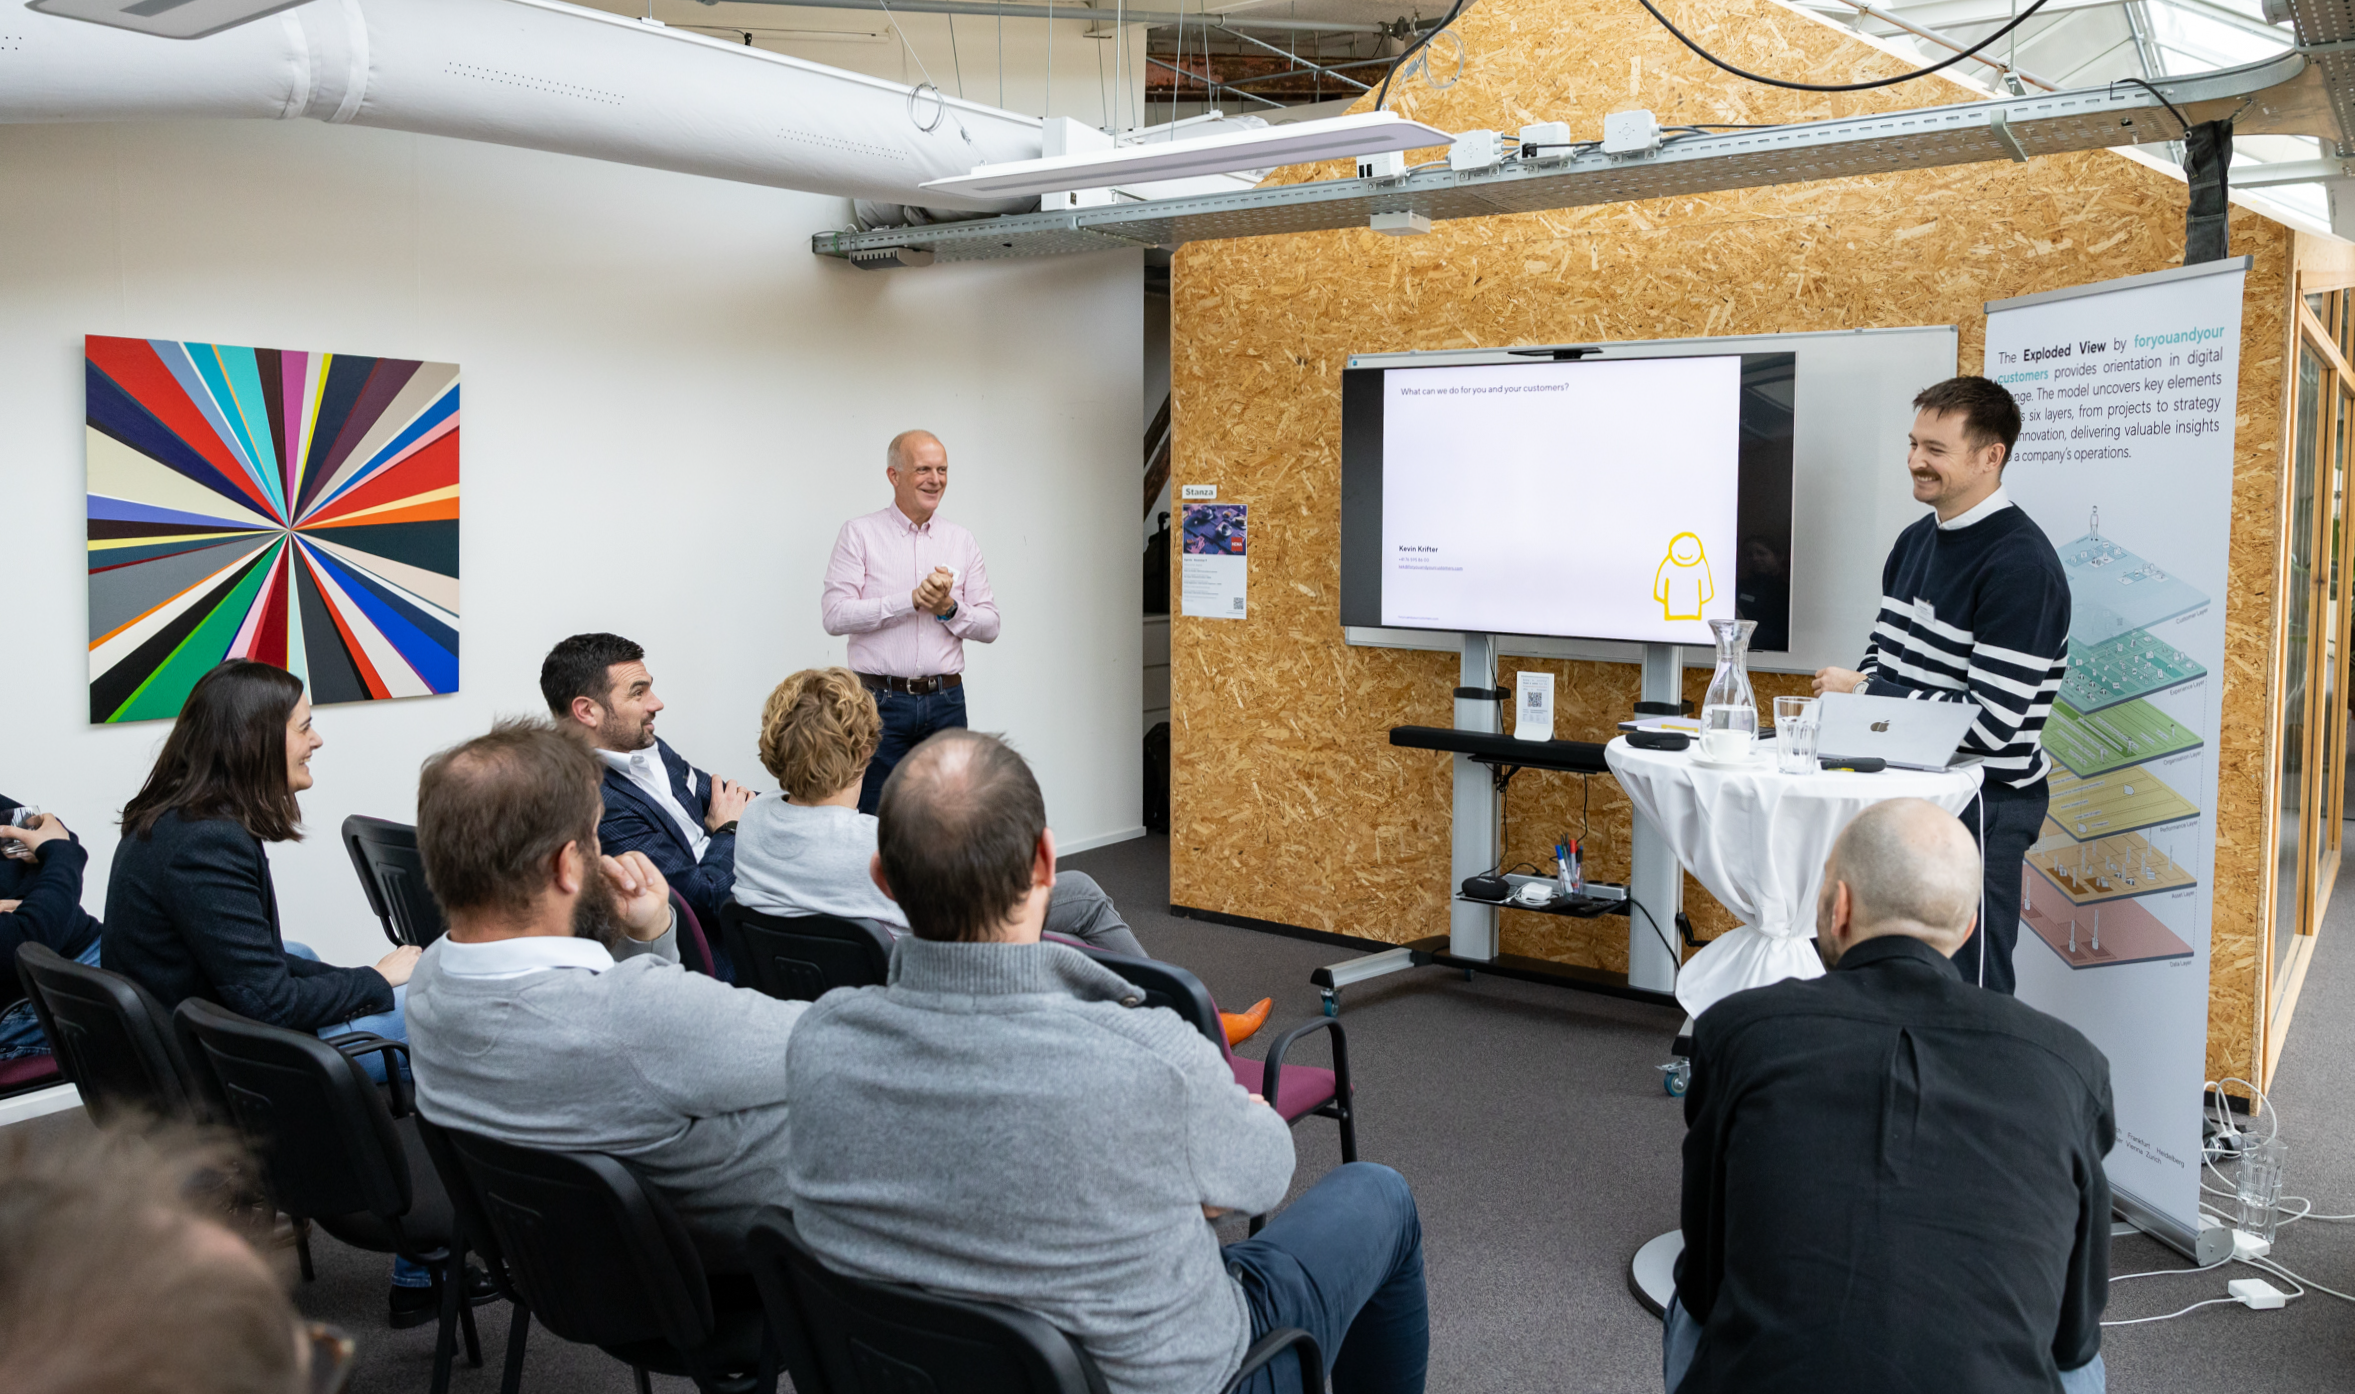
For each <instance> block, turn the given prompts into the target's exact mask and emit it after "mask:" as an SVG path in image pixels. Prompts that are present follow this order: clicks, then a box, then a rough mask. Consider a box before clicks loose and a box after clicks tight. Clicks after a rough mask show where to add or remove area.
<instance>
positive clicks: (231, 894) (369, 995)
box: [98, 811, 393, 1031]
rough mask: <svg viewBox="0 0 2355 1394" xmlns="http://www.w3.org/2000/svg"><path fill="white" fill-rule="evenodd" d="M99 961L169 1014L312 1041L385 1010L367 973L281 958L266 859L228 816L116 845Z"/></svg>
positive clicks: (388, 1006)
mask: <svg viewBox="0 0 2355 1394" xmlns="http://www.w3.org/2000/svg"><path fill="white" fill-rule="evenodd" d="M98 942H99V949H98V958H99V961H100V962H101V963H103V964H104V965H105V966H106V967H107V968H108V969H109V970H110V971H112V972H116V973H120V974H122V975H123V976H124V977H126V978H129V979H130V980H131V981H133V982H135V983H137V984H139V985H140V986H141V987H144V988H146V989H147V990H148V991H149V992H152V993H154V994H155V998H156V1000H157V1001H159V1002H161V1003H163V1006H164V1010H165V1011H167V1012H168V1011H170V1010H172V1009H173V1008H175V1007H177V1006H179V1005H180V1004H181V1003H182V1002H184V1001H186V1000H187V999H189V998H191V997H201V998H203V999H204V1000H206V1001H207V1002H216V1003H219V1004H220V1005H221V1006H224V1007H227V1008H228V1009H229V1010H230V1011H233V1012H236V1013H237V1014H239V1015H240V1016H249V1017H252V1018H253V1019H254V1020H256V1021H259V1022H263V1023H265V1024H267V1025H270V1026H283V1027H285V1028H286V1029H288V1030H290V1031H317V1030H319V1029H320V1028H321V1027H326V1026H334V1025H337V1024H338V1023H341V1022H346V1021H349V1020H351V1019H352V1018H353V1017H358V1016H372V1015H374V1014H376V1013H378V1012H389V1011H391V1010H392V1009H393V990H392V984H390V983H388V982H386V981H385V980H384V975H383V974H381V973H379V972H377V971H376V970H375V969H373V968H338V967H336V966H334V965H333V964H328V963H320V962H317V961H315V960H312V959H307V958H300V957H297V956H296V955H294V954H290V953H288V952H287V951H286V940H285V939H284V937H283V936H281V935H280V933H279V931H278V890H277V887H275V886H274V885H272V884H271V881H270V858H269V855H268V854H267V853H265V852H264V851H263V850H262V844H261V842H260V841H259V840H257V839H256V838H255V837H254V835H253V834H252V833H249V832H247V831H246V830H245V827H244V825H243V824H241V823H238V822H236V821H235V820H234V819H229V818H197V819H189V818H183V817H181V816H180V814H179V813H178V812H177V811H174V812H170V813H166V814H164V815H163V816H162V817H161V818H158V819H156V820H155V826H154V827H153V828H151V829H149V830H148V834H147V836H145V837H131V836H125V837H124V838H123V840H122V841H121V842H119V843H117V844H116V845H115V849H114V871H113V874H112V875H110V876H109V877H108V878H107V883H106V928H105V929H104V930H103V931H102V932H101V934H100V937H99V941H98Z"/></svg>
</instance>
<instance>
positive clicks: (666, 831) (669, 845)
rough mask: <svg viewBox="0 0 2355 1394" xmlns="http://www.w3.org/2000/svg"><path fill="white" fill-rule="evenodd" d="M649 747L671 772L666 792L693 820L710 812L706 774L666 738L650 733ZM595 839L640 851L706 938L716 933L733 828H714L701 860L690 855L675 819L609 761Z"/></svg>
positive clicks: (729, 877)
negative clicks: (715, 832)
mask: <svg viewBox="0 0 2355 1394" xmlns="http://www.w3.org/2000/svg"><path fill="white" fill-rule="evenodd" d="M654 749H655V752H656V753H657V754H659V755H660V756H661V757H662V767H663V768H664V769H665V770H667V771H669V773H670V777H671V797H673V798H675V799H677V800H678V801H679V803H680V805H681V806H682V807H684V808H685V809H686V810H687V812H688V813H689V814H691V815H693V817H694V819H695V821H696V822H697V823H699V824H700V823H702V822H703V821H704V820H705V819H706V818H707V817H709V816H710V813H711V776H710V775H708V774H706V773H704V772H703V771H702V770H699V769H696V768H695V767H694V766H693V765H690V764H688V763H687V762H686V760H685V759H683V758H682V757H681V756H680V755H679V752H677V751H675V750H673V749H671V748H670V745H669V743H668V742H666V741H664V740H663V739H662V738H661V737H659V736H658V737H656V738H655V741H654ZM597 841H598V842H599V844H601V845H602V847H603V849H604V852H605V855H606V856H609V857H618V856H620V855H621V854H622V853H624V852H644V853H645V854H646V860H648V861H650V862H652V863H654V869H655V870H656V871H659V872H661V873H662V878H663V879H664V880H665V881H668V882H670V885H671V889H672V890H674V891H677V892H678V893H679V894H680V896H681V897H683V898H684V899H685V900H686V902H687V905H688V908H689V909H692V910H693V911H694V912H695V918H696V920H697V921H698V922H700V923H701V924H702V926H703V933H704V937H705V938H706V939H707V940H708V939H709V938H710V937H711V936H713V935H716V934H718V933H719V924H720V907H721V906H722V905H725V904H727V903H728V900H729V898H730V896H731V894H732V893H733V892H734V891H735V889H736V834H734V833H732V832H728V833H720V834H718V835H716V836H713V837H712V838H711V839H710V840H709V841H708V842H707V843H706V844H705V846H704V849H703V860H702V861H701V862H697V861H696V860H695V853H694V849H693V848H692V847H691V846H690V845H689V844H688V842H687V835H686V834H685V833H684V832H681V831H680V830H679V821H678V820H677V819H676V818H673V817H671V815H670V813H669V812H668V811H667V810H665V809H664V808H662V807H661V805H659V804H657V803H655V801H654V800H653V799H652V798H651V797H649V796H648V795H647V794H646V792H645V791H644V790H642V789H640V788H639V787H638V786H637V785H636V784H633V783H631V782H630V777H629V776H628V775H626V774H623V773H622V772H621V771H620V770H617V769H615V768H614V767H613V766H611V765H607V766H606V767H605V816H604V817H603V818H602V819H600V820H598V823H597Z"/></svg>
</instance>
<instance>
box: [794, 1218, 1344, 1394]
mask: <svg viewBox="0 0 2355 1394" xmlns="http://www.w3.org/2000/svg"><path fill="white" fill-rule="evenodd" d="M751 1248H752V1279H753V1282H754V1284H755V1285H757V1286H758V1287H759V1289H760V1295H761V1302H762V1303H763V1304H764V1305H765V1306H766V1307H767V1308H768V1310H769V1320H770V1323H771V1325H772V1326H774V1327H776V1328H778V1329H781V1330H782V1329H792V1330H795V1331H798V1332H800V1333H801V1335H802V1338H803V1339H804V1340H805V1341H806V1342H807V1350H806V1355H807V1358H808V1359H809V1360H810V1361H811V1363H812V1365H813V1366H814V1367H815V1368H814V1373H815V1374H816V1375H817V1376H818V1377H819V1378H821V1379H822V1380H823V1381H824V1384H823V1385H822V1386H820V1388H821V1389H822V1391H823V1394H904V1391H908V1390H931V1389H938V1390H955V1391H957V1394H1105V1384H1104V1375H1103V1372H1102V1371H1100V1370H1098V1369H1097V1368H1096V1362H1095V1361H1093V1360H1091V1359H1089V1358H1088V1353H1087V1351H1086V1350H1085V1349H1083V1348H1082V1347H1081V1346H1080V1344H1079V1343H1078V1342H1077V1341H1074V1340H1072V1339H1071V1338H1070V1337H1069V1336H1066V1335H1064V1334H1063V1333H1062V1332H1061V1331H1058V1330H1056V1329H1055V1327H1054V1326H1053V1324H1051V1323H1049V1322H1048V1321H1047V1320H1046V1319H1045V1318H1043V1317H1040V1316H1038V1315H1036V1314H1035V1313H1031V1312H1025V1311H1023V1310H1021V1309H1020V1308H1017V1307H1005V1306H1000V1305H998V1304H997V1303H994V1302H972V1301H967V1300H965V1299H963V1298H957V1297H947V1296H943V1295H942V1294H940V1293H935V1292H926V1291H924V1290H922V1289H920V1288H914V1287H909V1286H906V1285H904V1284H900V1283H883V1282H874V1281H871V1280H868V1279H864V1278H853V1277H850V1276H848V1275H847V1274H842V1273H837V1272H835V1271H834V1270H833V1269H830V1268H828V1267H827V1266H826V1265H825V1263H824V1262H822V1261H821V1260H820V1259H819V1258H818V1256H817V1254H816V1253H815V1252H814V1251H813V1250H812V1249H811V1248H810V1247H809V1245H808V1243H807V1242H806V1241H804V1240H803V1239H802V1237H801V1232H800V1231H799V1230H797V1229H795V1228H794V1226H793V1216H792V1215H791V1214H790V1213H789V1212H787V1211H785V1210H782V1209H779V1208H777V1207H776V1206H771V1207H769V1209H768V1210H766V1211H765V1212H763V1213H762V1215H761V1217H760V1218H759V1219H758V1220H755V1221H753V1225H752V1237H751ZM1287 1350H1290V1351H1295V1352H1297V1353H1298V1362H1299V1368H1300V1388H1301V1391H1302V1394H1324V1388H1325V1362H1324V1357H1323V1356H1322V1355H1321V1354H1320V1353H1319V1352H1318V1350H1317V1343H1316V1338H1315V1337H1313V1336H1311V1335H1309V1334H1308V1333H1307V1332H1306V1331H1302V1330H1300V1329H1299V1328H1298V1327H1285V1328H1283V1329H1282V1330H1278V1331H1271V1332H1269V1333H1268V1334H1267V1335H1265V1336H1263V1337H1261V1338H1260V1339H1259V1340H1258V1341H1256V1342H1254V1343H1253V1344H1252V1346H1251V1348H1250V1349H1249V1350H1248V1351H1246V1352H1244V1355H1243V1363H1242V1366H1241V1367H1240V1368H1239V1369H1237V1370H1236V1371H1235V1377H1234V1378H1233V1379H1231V1380H1228V1381H1227V1383H1226V1388H1225V1390H1224V1391H1223V1392H1222V1394H1233V1391H1235V1390H1236V1389H1239V1388H1241V1387H1242V1384H1243V1382H1244V1381H1245V1380H1247V1379H1249V1378H1250V1377H1251V1376H1252V1375H1254V1374H1256V1373H1258V1372H1259V1370H1260V1368H1261V1367H1262V1366H1264V1365H1266V1364H1268V1363H1269V1362H1270V1361H1272V1360H1274V1359H1275V1358H1276V1357H1277V1356H1278V1355H1280V1354H1282V1353H1283V1352H1285V1351H1287ZM794 1389H795V1390H796V1391H797V1394H817V1391H815V1390H805V1386H804V1385H803V1384H802V1375H801V1373H800V1371H798V1370H796V1371H795V1373H794Z"/></svg>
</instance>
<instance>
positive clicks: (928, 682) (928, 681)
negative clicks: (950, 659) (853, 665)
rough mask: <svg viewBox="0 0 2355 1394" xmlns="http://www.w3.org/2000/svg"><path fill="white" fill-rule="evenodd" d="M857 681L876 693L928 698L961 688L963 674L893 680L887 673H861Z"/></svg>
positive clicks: (963, 681) (963, 680) (943, 674)
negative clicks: (937, 693)
mask: <svg viewBox="0 0 2355 1394" xmlns="http://www.w3.org/2000/svg"><path fill="white" fill-rule="evenodd" d="M859 681H860V682H862V683H865V684H866V685H867V686H868V687H870V688H872V689H874V690H875V691H877V692H905V693H906V694H908V695H909V696H910V697H930V696H931V695H932V694H933V693H935V692H946V691H948V690H949V689H951V688H957V687H963V686H964V685H965V675H964V674H963V673H942V674H941V675H939V676H938V677H932V678H895V677H892V676H891V675H890V674H888V673H861V674H859Z"/></svg>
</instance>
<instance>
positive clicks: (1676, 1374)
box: [1660, 1297, 2109, 1394]
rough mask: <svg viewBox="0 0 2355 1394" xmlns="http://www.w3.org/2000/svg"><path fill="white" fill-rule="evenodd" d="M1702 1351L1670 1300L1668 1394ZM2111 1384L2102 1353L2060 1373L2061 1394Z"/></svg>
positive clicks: (1665, 1338) (1665, 1354)
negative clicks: (2104, 1367) (2103, 1366)
mask: <svg viewBox="0 0 2355 1394" xmlns="http://www.w3.org/2000/svg"><path fill="white" fill-rule="evenodd" d="M1700 1348H1701V1323H1699V1322H1697V1321H1695V1320H1693V1319H1692V1318H1691V1317H1689V1316H1686V1315H1685V1311H1684V1304H1683V1303H1682V1302H1679V1301H1677V1300H1676V1299H1675V1298H1673V1297H1671V1298H1669V1299H1668V1314H1667V1316H1666V1317H1665V1318H1664V1319H1663V1320H1662V1322H1661V1327H1660V1379H1661V1382H1662V1384H1663V1386H1664V1387H1665V1389H1666V1391H1667V1394H1676V1387H1677V1386H1678V1385H1680V1384H1682V1383H1684V1377H1685V1373H1686V1371H1688V1370H1690V1369H1692V1367H1693V1356H1694V1354H1695V1353H1696V1352H1697V1351H1699V1350H1700ZM2108 1381H2109V1375H2108V1372H2106V1371H2105V1370H2103V1368H2102V1358H2101V1352H2099V1351H2096V1352H2094V1356H2093V1359H2091V1360H2089V1361H2087V1362H2086V1363H2084V1364H2083V1365H2080V1366H2078V1367H2077V1368H2076V1369H2074V1370H2063V1371H2061V1394H2103V1391H2104V1389H2105V1388H2106V1387H2107V1384H2108Z"/></svg>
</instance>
